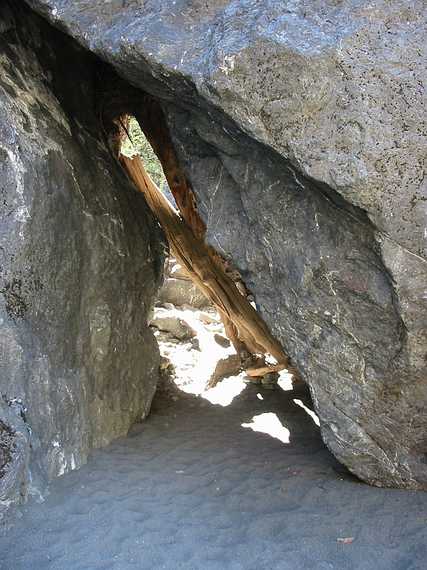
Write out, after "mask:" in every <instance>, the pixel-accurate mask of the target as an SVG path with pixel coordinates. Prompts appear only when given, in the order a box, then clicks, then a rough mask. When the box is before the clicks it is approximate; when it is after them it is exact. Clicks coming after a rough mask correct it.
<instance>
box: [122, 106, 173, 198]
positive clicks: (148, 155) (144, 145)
mask: <svg viewBox="0 0 427 570" xmlns="http://www.w3.org/2000/svg"><path fill="white" fill-rule="evenodd" d="M128 132H129V136H130V138H131V140H129V138H128V137H126V138H125V140H124V141H123V143H122V148H121V151H122V153H123V154H125V155H126V156H134V155H135V154H139V155H140V156H141V158H142V160H143V161H144V166H145V169H146V171H147V172H148V174H149V175H150V177H151V179H152V180H153V182H155V184H157V186H158V187H159V188H160V189H162V188H163V186H164V185H167V182H166V178H165V175H164V173H163V168H162V165H161V164H160V161H159V159H158V158H157V156H156V154H155V153H154V151H153V149H152V148H151V145H150V143H149V142H148V141H147V139H146V138H145V136H144V133H143V132H142V131H141V129H140V127H139V124H138V121H137V120H136V119H134V117H132V118H131V120H130V122H129V129H128Z"/></svg>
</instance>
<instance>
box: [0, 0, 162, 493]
mask: <svg viewBox="0 0 427 570" xmlns="http://www.w3.org/2000/svg"><path fill="white" fill-rule="evenodd" d="M18 4H19V3H18ZM0 51H1V59H0V401H1V403H2V406H7V407H8V410H9V411H10V410H12V409H14V410H15V411H16V414H17V415H19V416H21V419H22V418H24V420H25V425H26V426H27V430H28V432H29V433H30V434H31V437H30V443H31V447H32V449H31V460H30V472H27V473H26V475H25V477H26V481H24V485H26V486H27V487H29V488H30V491H32V492H33V493H37V492H38V489H41V488H42V487H43V485H44V482H45V481H46V480H49V479H51V478H52V477H55V476H57V475H60V474H62V473H64V472H66V471H69V470H70V469H73V468H76V467H79V466H80V465H81V464H82V463H83V462H85V460H86V458H87V455H88V453H89V451H90V449H91V448H93V447H98V446H102V445H105V444H107V443H109V442H110V441H111V440H112V439H113V438H115V437H118V436H121V435H124V434H126V432H127V430H128V428H129V427H130V425H131V424H132V423H134V422H135V421H138V420H140V419H142V418H143V417H144V416H145V415H146V414H147V413H148V410H149V408H150V403H151V399H152V397H153V394H154V391H155V388H156V382H157V375H158V364H159V354H158V347H157V343H156V342H155V339H154V337H153V335H152V333H151V330H150V329H149V328H148V327H147V323H146V319H147V315H148V312H149V310H150V309H151V307H152V304H153V302H154V300H155V295H156V293H157V289H158V287H159V284H160V281H161V273H162V269H161V268H162V265H163V253H162V251H163V241H162V240H163V238H162V236H161V233H160V231H159V229H158V226H157V224H156V223H155V222H154V220H153V218H152V216H151V214H150V213H149V211H148V209H147V207H146V204H145V202H144V200H143V198H142V196H141V195H140V194H138V193H137V192H136V191H135V190H133V188H132V186H131V185H130V183H129V182H128V181H127V179H126V177H125V176H124V173H123V171H122V170H121V168H120V166H119V165H118V163H117V162H116V161H115V159H114V158H113V157H112V155H111V154H110V153H109V151H108V148H107V145H106V143H105V141H104V138H103V132H102V128H101V126H100V124H99V118H98V114H97V112H98V111H97V104H98V95H97V92H96V85H97V80H96V78H98V81H99V80H101V82H102V77H101V78H99V74H100V73H102V65H100V63H99V62H98V61H96V59H95V58H93V56H91V55H90V54H88V53H87V52H86V51H84V50H83V49H82V48H80V47H79V46H78V45H77V44H75V45H74V43H73V41H72V40H71V39H70V38H68V37H66V36H65V35H63V34H62V33H60V32H58V31H56V30H55V29H54V28H52V27H51V26H49V25H48V24H47V23H45V22H44V21H43V20H42V19H41V18H39V17H38V16H36V15H33V14H32V13H31V12H30V10H29V9H27V8H25V6H24V5H21V6H17V5H16V3H15V2H12V1H11V2H2V3H1V6H0ZM1 419H2V416H1V414H0V420H1ZM6 423H7V422H6ZM21 476H22V474H21V475H20V477H21ZM0 488H1V487H0ZM24 495H25V491H24ZM1 499H2V497H0V500H1ZM3 499H4V497H3Z"/></svg>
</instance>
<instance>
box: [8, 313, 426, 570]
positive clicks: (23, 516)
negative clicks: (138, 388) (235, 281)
mask: <svg viewBox="0 0 427 570" xmlns="http://www.w3.org/2000/svg"><path fill="white" fill-rule="evenodd" d="M193 313H194V312H193ZM193 316H194V314H193ZM187 318H192V317H190V316H187ZM193 325H194V326H199V325H197V323H193ZM214 329H215V326H213V327H212V328H211V331H210V332H209V330H208V328H205V330H207V331H208V332H204V331H203V330H201V331H198V336H199V340H200V347H201V349H202V350H201V351H200V352H199V351H194V350H191V349H189V346H187V345H186V344H185V343H183V344H182V345H180V346H178V345H175V346H174V343H171V342H165V343H164V344H163V345H162V351H163V352H169V357H170V358H171V360H172V361H173V362H174V363H175V366H176V370H177V377H176V382H177V385H178V386H179V388H180V390H176V391H172V393H168V392H167V391H166V390H164V391H161V392H159V394H158V396H157V397H156V399H155V401H154V403H153V408H152V413H151V414H150V416H149V418H148V419H147V420H146V421H144V422H143V423H142V424H139V425H137V426H135V428H134V429H132V430H131V433H130V434H129V436H128V437H126V438H122V439H120V440H118V441H116V442H114V443H113V444H112V445H110V446H108V447H106V448H105V449H102V450H97V451H94V452H93V454H92V455H91V457H90V460H89V462H88V464H87V465H85V466H84V467H83V468H81V469H80V470H79V471H75V472H72V473H70V474H67V475H65V476H63V477H61V478H59V479H58V480H56V481H55V482H54V483H53V484H52V486H51V493H50V495H49V496H48V497H47V498H46V500H45V502H44V503H42V504H35V503H30V504H28V505H27V506H25V507H24V508H22V509H21V510H20V512H19V516H18V517H17V518H16V519H15V522H14V524H13V526H12V527H11V528H9V529H8V530H6V531H5V532H3V534H2V536H1V537H0V568H1V570H101V569H103V570H110V569H111V570H131V569H132V570H140V569H143V570H145V569H147V570H148V569H150V570H152V569H153V570H156V569H167V570H179V569H187V570H209V569H215V570H223V569H230V570H260V569H261V570H263V569H265V570H267V569H268V570H310V569H313V570H326V569H336V570H353V569H358V570H371V569H372V570H423V569H425V568H426V567H427V565H426V560H427V531H426V529H427V494H425V493H417V492H408V491H397V490H384V489H376V488H372V487H368V486H367V485H364V484H363V483H361V482H359V481H358V480H357V479H355V478H353V477H352V476H350V475H349V474H348V473H347V472H346V471H345V469H343V468H342V467H341V466H340V465H339V464H338V463H337V462H336V461H335V460H334V458H333V457H332V456H331V455H330V453H329V452H328V451H327V449H326V448H325V446H324V445H323V443H322V441H321V438H320V435H319V427H318V420H317V417H316V415H315V414H314V413H313V411H312V409H311V404H310V401H309V398H308V397H307V395H306V394H305V393H304V392H299V393H296V392H294V391H293V390H292V385H291V383H290V378H289V376H287V375H286V374H283V375H282V378H281V380H280V386H279V387H278V389H276V390H273V391H272V390H266V389H264V388H263V387H261V386H254V385H249V386H247V385H245V384H244V382H243V377H242V376H237V377H234V378H229V379H226V380H224V381H222V382H221V383H220V384H218V385H217V386H216V387H215V388H212V389H211V390H205V386H206V382H207V380H208V379H209V377H210V373H211V368H212V367H213V365H214V363H215V359H217V358H219V357H223V356H224V349H222V348H220V347H218V348H217V346H214V345H213V344H212V338H209V337H212V334H213V332H214ZM187 344H188V343H187ZM225 352H227V350H225ZM178 353H179V354H178ZM195 353H197V354H195Z"/></svg>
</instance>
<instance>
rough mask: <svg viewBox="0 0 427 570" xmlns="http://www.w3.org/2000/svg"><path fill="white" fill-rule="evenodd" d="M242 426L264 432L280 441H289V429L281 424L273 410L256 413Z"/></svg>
mask: <svg viewBox="0 0 427 570" xmlns="http://www.w3.org/2000/svg"><path fill="white" fill-rule="evenodd" d="M242 427H244V428H250V429H251V430H253V431H257V432H260V433H266V434H267V435H270V436H271V437H274V438H276V439H278V440H279V441H281V442H282V443H289V436H290V431H289V430H288V428H285V426H284V425H283V424H282V422H281V421H280V420H279V418H278V417H277V414H275V413H274V412H265V413H264V414H258V415H257V416H254V417H253V418H252V422H251V423H244V424H242Z"/></svg>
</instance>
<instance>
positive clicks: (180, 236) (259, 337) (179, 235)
mask: <svg viewBox="0 0 427 570" xmlns="http://www.w3.org/2000/svg"><path fill="white" fill-rule="evenodd" d="M120 161H121V163H122V165H123V166H124V168H125V170H126V171H127V172H128V174H129V176H130V178H131V179H132V181H133V182H134V184H135V186H136V188H137V189H138V190H139V191H140V192H142V193H143V194H144V196H145V199H146V200H147V203H148V205H149V207H150V209H151V210H152V212H153V214H154V215H155V216H156V217H157V219H158V220H159V222H160V225H161V226H162V228H163V231H164V232H165V234H166V237H167V239H168V242H169V246H170V249H171V251H172V254H173V255H174V256H175V258H176V259H177V261H178V262H179V263H180V264H181V265H182V266H183V267H184V268H185V269H186V271H187V272H188V274H189V276H190V278H191V279H192V281H193V282H194V283H195V284H196V285H197V286H198V287H199V288H200V290H201V291H202V292H203V293H204V294H205V295H206V297H207V298H208V299H209V300H210V301H211V302H212V304H213V305H214V306H215V307H216V309H217V310H218V311H219V313H220V315H221V317H222V319H223V322H224V324H225V328H226V332H227V333H229V332H230V329H231V336H233V335H236V333H237V337H238V340H239V342H240V343H241V346H245V347H246V348H247V349H248V350H249V351H250V353H251V354H253V355H255V354H262V355H268V354H269V355H271V356H272V357H274V359H275V360H276V361H277V365H275V366H274V367H273V369H274V370H276V371H277V370H279V369H283V368H289V369H290V368H291V367H290V363H289V359H288V357H287V356H286V354H285V353H284V352H283V349H282V347H281V345H280V344H279V342H278V341H277V340H276V339H275V338H274V337H273V336H272V334H271V333H270V331H269V329H268V327H267V325H266V324H265V322H264V321H263V319H262V318H261V316H260V314H259V313H258V312H257V311H256V310H255V309H254V307H253V306H252V305H251V304H250V302H249V301H248V299H247V298H246V297H244V296H243V295H242V294H241V293H240V292H239V290H238V288H237V287H236V285H235V283H234V281H233V280H232V279H231V278H230V277H229V276H228V275H227V274H226V272H225V271H224V267H223V265H222V264H221V263H219V262H218V260H217V259H216V257H215V256H214V255H212V253H211V251H210V248H209V247H208V246H207V245H206V244H205V243H204V241H203V239H201V238H200V237H197V236H195V235H194V233H193V232H192V230H191V229H190V228H189V227H188V225H187V224H186V223H185V221H184V220H183V219H182V218H181V217H180V216H179V214H178V213H177V212H176V211H175V209H174V208H173V207H172V205H171V204H170V203H169V201H168V200H167V199H166V197H165V196H164V195H163V194H162V192H161V191H160V190H159V188H157V186H156V185H155V184H154V182H153V181H152V180H151V178H150V176H149V175H148V174H147V172H146V171H145V168H144V165H143V162H142V160H141V158H140V157H139V156H135V157H133V158H129V157H127V156H124V155H121V156H120ZM230 340H231V339H230ZM264 368H265V370H263V371H262V372H263V373H265V374H266V373H268V372H269V371H270V368H269V367H268V366H265V367H264ZM252 374H254V372H252Z"/></svg>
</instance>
